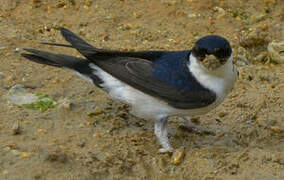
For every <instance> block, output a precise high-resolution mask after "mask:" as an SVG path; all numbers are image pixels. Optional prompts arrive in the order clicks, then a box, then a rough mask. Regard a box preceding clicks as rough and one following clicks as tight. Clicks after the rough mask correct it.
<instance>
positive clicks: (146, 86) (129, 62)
mask: <svg viewBox="0 0 284 180" xmlns="http://www.w3.org/2000/svg"><path fill="white" fill-rule="evenodd" d="M153 64H154V63H153V62H151V61H147V60H143V59H139V58H132V57H114V58H110V59H107V60H106V61H103V60H102V61H96V65H97V66H99V67H100V68H102V69H103V70H104V71H106V72H108V73H109V74H111V75H112V76H114V77H115V78H117V79H119V80H121V81H122V82H124V83H126V84H128V85H130V86H132V87H134V88H135V89H138V90H140V91H142V92H144V93H146V94H149V95H152V96H154V97H157V98H159V99H161V100H163V101H165V102H167V103H168V104H170V105H171V106H173V107H175V108H181V109H195V108H201V107H204V106H207V105H208V104H211V103H212V102H214V100H215V98H216V96H215V94H214V93H212V92H210V91H209V90H207V89H199V90H190V89H184V88H180V87H177V86H174V85H170V84H169V83H167V82H164V81H162V80H160V79H159V78H157V76H155V74H153Z"/></svg>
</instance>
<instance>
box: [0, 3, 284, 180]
mask: <svg viewBox="0 0 284 180" xmlns="http://www.w3.org/2000/svg"><path fill="white" fill-rule="evenodd" d="M283 12H284V1H281V0H250V1H247V0H238V1H235V0H220V1H218V0H213V1H212V0H202V1H197V0H177V1H162V0H155V1H154V0H153V1H152V0H120V1H119V0H104V1H92V0H86V1H83V0H81V1H79V0H78V1H75V0H69V1H67V0H65V1H53V0H1V5H0V55H1V56H0V65H1V66H0V179H3V180H4V179H8V180H14V179H21V180H22V179H37V180H39V179H58V180H61V179H144V180H148V179H163V180H166V179H197V180H199V179H204V180H213V179H226V180H227V179H247V180H251V179H257V180H262V179H263V180H266V179H267V180H276V179H277V180H280V179H284V138H283V137H284V136H283V135H284V133H283V132H284V111H283V110H284V70H283V69H284V64H275V63H274V62H273V60H272V59H270V58H269V57H268V56H267V45H268V43H269V42H272V41H274V40H275V41H281V40H282V41H283V40H284V36H283V34H284V33H283V22H284V15H283ZM60 26H64V27H67V28H69V29H71V30H72V31H74V32H76V33H78V34H79V35H80V36H82V37H83V38H85V39H86V40H88V41H89V42H90V43H91V44H93V45H94V46H96V47H100V48H108V49H118V50H149V49H152V50H153V49H155V50H183V49H190V48H191V47H192V45H193V44H194V42H195V41H196V40H197V39H198V38H200V37H202V36H204V35H208V34H218V35H222V36H224V37H226V38H227V39H228V40H229V41H230V43H231V45H232V47H233V50H234V56H235V59H234V61H235V64H236V66H237V68H238V70H239V73H240V76H239V80H238V82H237V84H236V86H235V88H234V90H233V92H232V93H231V94H230V95H229V96H228V98H227V99H226V100H225V102H224V103H223V104H222V105H220V106H219V107H218V108H216V109H215V110H213V111H212V112H210V113H208V114H206V115H203V116H200V117H196V119H197V122H198V123H199V125H200V127H201V128H203V129H208V130H210V131H212V132H214V134H215V135H198V134H195V133H192V132H186V131H183V130H181V128H179V127H180V125H181V124H182V122H181V121H180V120H179V119H178V118H177V117H173V118H171V120H170V123H169V125H168V127H169V131H170V142H171V143H172V145H173V146H174V148H175V149H177V152H175V153H174V154H173V155H171V154H159V153H158V148H159V144H158V142H157V140H156V137H155V135H154V132H153V126H154V122H153V120H146V119H139V118H136V117H134V116H132V115H130V114H129V113H128V111H129V107H128V106H126V105H124V104H122V103H120V102H116V101H113V100H111V99H109V98H108V96H107V94H105V93H104V92H102V91H101V90H100V89H98V88H96V87H95V86H93V85H92V84H89V83H88V82H86V81H84V80H82V79H80V78H79V77H77V76H75V75H73V74H71V73H70V72H67V71H64V70H62V69H57V68H52V67H47V66H43V65H39V64H36V63H32V62H29V61H27V60H25V59H24V58H22V57H21V56H20V53H21V52H22V50H21V49H22V48H24V47H32V48H38V49H43V50H49V51H52V52H57V53H66V54H71V55H79V54H78V53H77V52H75V51H74V50H71V49H69V48H62V47H50V46H46V45H41V44H39V42H42V41H45V42H61V43H62V42H64V41H63V38H62V37H61V36H60V33H59V32H58V27H60ZM16 84H22V85H24V86H26V87H28V88H27V90H28V91H29V92H31V93H44V94H48V95H50V96H51V97H52V98H53V99H54V100H55V101H56V102H57V105H56V106H55V107H54V108H51V109H48V110H46V111H40V110H30V109H26V108H23V107H19V106H17V105H15V104H13V103H12V102H11V101H9V98H8V91H9V89H10V88H11V87H12V86H14V85H16Z"/></svg>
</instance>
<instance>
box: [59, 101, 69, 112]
mask: <svg viewBox="0 0 284 180" xmlns="http://www.w3.org/2000/svg"><path fill="white" fill-rule="evenodd" d="M58 103H59V104H60V105H59V107H60V108H63V109H66V110H69V111H70V110H71V109H72V103H71V102H70V100H68V99H66V98H64V99H62V100H59V101H58Z"/></svg>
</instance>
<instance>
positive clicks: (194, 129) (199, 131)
mask: <svg viewBox="0 0 284 180" xmlns="http://www.w3.org/2000/svg"><path fill="white" fill-rule="evenodd" d="M183 119H184V120H185V123H184V125H183V126H182V128H183V129H185V130H188V131H192V132H195V133H196V134H202V135H204V134H206V135H215V133H214V132H212V131H210V130H202V129H200V128H199V127H198V126H197V125H196V124H194V123H193V122H192V121H191V120H190V119H189V118H187V117H185V116H184V117H183Z"/></svg>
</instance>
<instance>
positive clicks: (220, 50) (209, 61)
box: [192, 35, 232, 71]
mask: <svg viewBox="0 0 284 180" xmlns="http://www.w3.org/2000/svg"><path fill="white" fill-rule="evenodd" d="M231 55H232V49H231V46H230V43H229V42H228V41H227V40H226V39H225V38H223V37H221V36H216V35H210V36H205V37H203V38H201V39H199V40H198V41H197V42H196V43H195V45H194V47H193V49H192V56H193V57H195V59H196V60H197V62H198V63H199V64H202V65H203V66H204V67H205V68H206V69H208V70H209V71H214V70H216V69H218V68H219V67H221V66H222V65H224V64H225V63H226V62H227V61H229V59H230V57H231Z"/></svg>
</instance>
